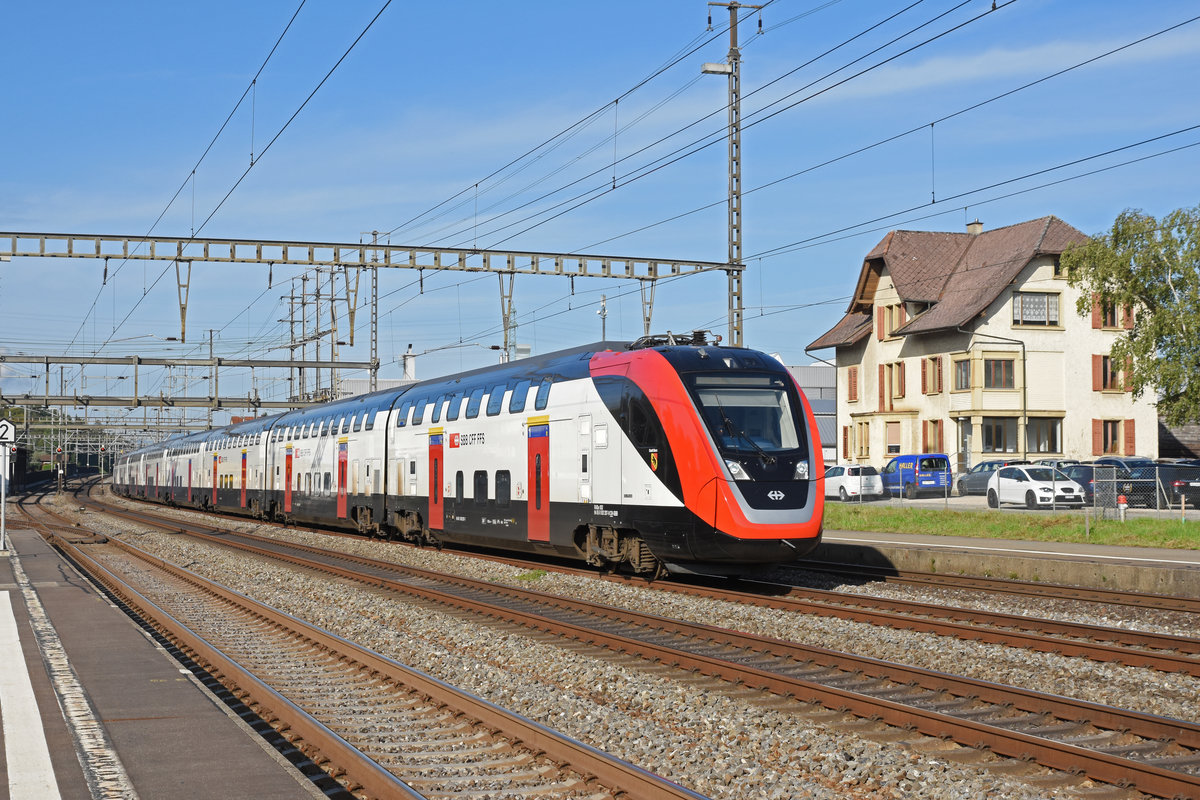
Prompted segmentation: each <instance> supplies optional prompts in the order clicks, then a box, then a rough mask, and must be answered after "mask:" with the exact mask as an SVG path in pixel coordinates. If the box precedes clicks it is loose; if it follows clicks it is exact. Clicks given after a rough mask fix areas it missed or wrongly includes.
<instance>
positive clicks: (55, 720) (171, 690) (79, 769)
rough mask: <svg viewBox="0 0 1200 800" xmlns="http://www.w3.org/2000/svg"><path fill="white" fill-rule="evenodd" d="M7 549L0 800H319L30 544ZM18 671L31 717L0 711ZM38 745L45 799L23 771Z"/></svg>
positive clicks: (195, 684) (38, 783)
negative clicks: (43, 756)
mask: <svg viewBox="0 0 1200 800" xmlns="http://www.w3.org/2000/svg"><path fill="white" fill-rule="evenodd" d="M9 548H10V549H9V552H8V556H7V557H4V558H0V601H3V603H5V604H7V605H10V606H11V612H8V610H7V609H5V608H0V637H2V631H3V627H4V619H5V614H7V613H11V615H12V618H13V619H14V620H15V632H16V637H15V638H17V639H18V640H19V650H20V652H19V653H18V652H4V653H3V654H0V658H2V659H3V660H4V661H6V662H7V665H8V668H9V669H8V672H7V673H5V672H4V671H3V670H2V669H0V718H2V721H3V729H2V733H0V742H2V744H3V747H2V748H0V753H2V755H0V775H2V776H3V778H2V780H0V800H25V798H35V797H36V798H38V799H39V800H45V798H53V797H56V796H58V797H63V798H91V797H93V796H112V797H115V796H138V797H142V798H164V797H170V798H173V799H175V798H213V797H222V798H263V799H264V800H265V799H269V798H280V799H281V800H282V799H283V798H288V799H289V800H290V799H291V798H307V797H314V798H315V797H323V796H324V795H323V794H322V793H321V792H320V791H319V790H317V788H316V787H315V786H313V784H312V783H311V781H309V780H308V779H307V778H305V777H304V776H303V775H302V774H301V773H300V772H299V770H297V769H296V768H295V767H294V766H292V765H291V764H290V763H288V761H287V760H286V759H284V758H283V757H282V756H281V755H279V753H278V752H276V751H275V750H274V749H273V748H271V747H270V746H269V745H267V744H266V743H265V742H264V741H263V740H262V739H261V738H260V737H259V736H258V735H257V734H254V733H253V732H252V731H251V730H250V728H249V726H248V725H247V724H246V723H245V722H243V721H242V720H241V719H239V718H238V717H237V716H236V715H234V714H233V713H232V712H231V711H230V710H229V709H228V708H227V707H226V706H225V705H224V704H223V703H222V702H220V701H219V700H218V699H217V698H215V697H214V696H213V695H212V694H211V693H210V692H209V691H208V690H207V689H205V688H204V687H203V685H202V684H201V683H200V681H199V680H198V679H197V678H196V677H195V676H194V675H192V674H191V672H189V671H188V670H186V669H184V668H183V667H182V666H181V665H180V663H179V662H177V661H176V660H174V659H173V658H171V657H170V655H168V654H167V652H166V651H165V650H163V649H162V648H161V647H159V646H158V645H157V644H156V643H155V642H154V641H153V640H152V639H151V638H150V636H149V635H148V634H146V633H145V632H144V631H143V630H142V629H141V628H140V627H138V626H137V625H136V624H135V623H134V622H133V621H132V620H130V619H129V617H127V616H126V615H125V614H124V613H123V612H122V611H121V610H120V609H118V608H117V607H116V606H114V605H112V604H111V603H110V602H109V601H108V599H107V598H105V597H104V596H103V595H101V594H99V593H98V592H97V591H96V590H95V589H94V588H93V587H92V586H91V585H90V584H89V583H88V582H87V581H85V580H84V579H83V578H82V577H81V576H80V575H79V574H78V573H77V572H76V571H75V570H74V568H72V567H71V565H70V564H68V563H67V562H65V561H64V560H63V559H62V558H61V557H60V556H59V554H58V553H57V552H56V551H54V550H53V549H52V548H50V547H49V546H48V545H47V544H46V542H45V541H44V540H43V539H42V538H41V536H39V535H38V534H37V533H35V532H33V531H29V530H21V529H15V530H14V529H10V530H9ZM0 641H2V639H0ZM16 647H17V644H16V643H13V642H11V641H10V642H9V648H6V649H10V648H16ZM14 666H19V667H20V668H21V669H20V670H15V669H12V668H13V667H14ZM22 670H23V671H24V672H25V674H26V675H27V678H26V679H25V680H26V681H27V683H28V685H29V686H30V688H31V689H32V698H33V699H34V700H35V701H36V711H35V713H34V714H33V715H31V716H20V715H19V714H17V713H16V712H17V711H19V709H20V705H19V703H17V704H16V705H10V704H8V703H4V699H5V697H6V696H7V695H5V694H3V692H5V691H11V692H13V694H12V695H11V696H12V697H19V696H20V692H21V690H20V686H19V684H21V681H22V676H21V674H20V672H21V671H22ZM10 684H11V687H15V688H10ZM13 702H17V701H15V700H14V701H13ZM89 720H90V721H89ZM39 737H41V738H42V739H43V740H44V745H39V744H38V742H39ZM40 747H44V748H45V750H46V751H48V754H49V762H50V764H51V765H52V770H53V774H52V776H50V778H49V779H48V780H49V782H50V784H52V789H53V791H50V790H48V789H47V787H46V783H45V782H46V781H47V778H46V776H45V775H38V774H30V770H29V769H27V767H26V765H27V764H30V763H34V762H35V761H36V759H33V761H31V760H30V757H29V755H28V753H27V752H26V751H33V752H36V751H37V750H39V748H40Z"/></svg>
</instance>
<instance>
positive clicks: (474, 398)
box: [467, 386, 483, 419]
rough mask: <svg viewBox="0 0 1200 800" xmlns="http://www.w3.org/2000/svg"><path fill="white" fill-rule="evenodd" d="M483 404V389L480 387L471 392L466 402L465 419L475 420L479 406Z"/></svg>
mask: <svg viewBox="0 0 1200 800" xmlns="http://www.w3.org/2000/svg"><path fill="white" fill-rule="evenodd" d="M481 402H483V387H482V386H480V387H479V388H478V389H475V390H473V391H472V392H471V396H470V398H468V400H467V419H475V417H478V416H479V404H480V403H481Z"/></svg>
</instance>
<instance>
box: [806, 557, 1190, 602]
mask: <svg viewBox="0 0 1200 800" xmlns="http://www.w3.org/2000/svg"><path fill="white" fill-rule="evenodd" d="M791 566H793V567H795V568H796V569H803V570H808V571H810V572H825V573H832V574H834V575H843V576H849V577H868V578H871V579H873V580H881V581H884V582H886V583H903V584H915V585H920V586H936V587H938V588H948V589H976V590H980V591H987V592H1002V593H1004V594H1017V595H1027V596H1032V597H1048V598H1054V599H1057V600H1084V601H1088V602H1092V603H1109V604H1112V605H1123V606H1134V607H1137V608H1155V609H1159V610H1162V611H1182V612H1186V613H1191V614H1197V613H1200V598H1195V597H1184V596H1177V595H1168V594H1151V593H1147V592H1124V591H1121V590H1118V589H1095V588H1091V587H1086V586H1069V585H1066V584H1054V583H1035V582H1033V581H1018V580H1012V579H1009V578H987V577H983V576H977V575H948V574H945V573H940V572H919V571H916V570H902V569H895V568H893V567H887V568H884V567H870V566H861V565H858V564H840V563H834V562H825V561H811V560H804V561H799V562H797V563H795V564H793V565H791Z"/></svg>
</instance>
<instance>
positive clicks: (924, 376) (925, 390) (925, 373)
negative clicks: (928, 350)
mask: <svg viewBox="0 0 1200 800" xmlns="http://www.w3.org/2000/svg"><path fill="white" fill-rule="evenodd" d="M921 394H929V359H927V358H922V359H921Z"/></svg>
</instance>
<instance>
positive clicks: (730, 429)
mask: <svg viewBox="0 0 1200 800" xmlns="http://www.w3.org/2000/svg"><path fill="white" fill-rule="evenodd" d="M716 403H717V410H718V411H720V412H721V427H722V428H724V429H725V433H726V435H727V436H736V437H737V438H739V439H741V440H742V441H743V442H745V443H746V444H748V445H750V447H751V448H752V449H753V450H754V451H755V452H756V453H758V457H759V458H761V459H762V461H763V463H764V464H774V463H775V456H773V455H771V454H770V453H768V452H767V451H766V450H764V449H763V448H762V446H761V445H760V444H759V443H758V442H756V441H754V440H753V439H751V438H750V437H749V436H747V435H746V432H745V431H744V430H741V429H740V428H739V427H738V426H737V425H736V424H734V421H733V420H732V419H730V417H729V415H728V414H726V413H725V406H723V405H722V404H721V400H720V399H719V398H716Z"/></svg>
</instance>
